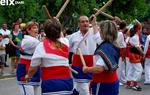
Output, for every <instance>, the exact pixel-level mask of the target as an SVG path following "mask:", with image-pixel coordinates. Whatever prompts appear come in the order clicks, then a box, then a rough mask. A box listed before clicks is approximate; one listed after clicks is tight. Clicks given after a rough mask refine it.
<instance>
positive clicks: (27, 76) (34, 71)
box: [25, 66, 38, 81]
mask: <svg viewBox="0 0 150 95" xmlns="http://www.w3.org/2000/svg"><path fill="white" fill-rule="evenodd" d="M37 70H38V66H35V67H31V66H30V68H29V70H28V74H27V75H26V76H25V79H26V81H30V80H31V79H32V77H33V76H34V74H35V73H36V72H37Z"/></svg>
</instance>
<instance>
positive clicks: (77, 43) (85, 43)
mask: <svg viewBox="0 0 150 95" xmlns="http://www.w3.org/2000/svg"><path fill="white" fill-rule="evenodd" d="M68 39H69V42H70V47H71V48H72V50H73V53H74V55H73V60H72V68H73V69H74V70H76V71H78V74H75V73H73V78H74V88H75V89H76V90H77V91H78V92H79V93H80V95H90V93H89V84H90V81H91V79H92V73H86V74H85V73H83V71H82V67H83V65H82V62H81V59H80V56H79V54H78V51H77V49H78V48H80V50H81V52H82V54H83V57H84V60H85V63H86V65H87V66H89V67H91V66H93V54H94V51H95V49H96V45H97V44H98V42H100V41H101V39H100V35H99V33H98V32H97V33H96V34H94V32H93V29H92V28H89V30H88V32H87V33H86V34H85V35H84V36H83V35H82V33H81V31H80V30H79V31H78V32H76V33H73V34H72V35H69V36H68Z"/></svg>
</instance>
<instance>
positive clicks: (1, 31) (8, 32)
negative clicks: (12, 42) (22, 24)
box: [0, 29, 11, 44]
mask: <svg viewBox="0 0 150 95" xmlns="http://www.w3.org/2000/svg"><path fill="white" fill-rule="evenodd" d="M0 33H1V34H2V35H10V34H11V32H10V31H9V30H7V29H6V31H4V30H3V29H0ZM3 40H4V43H5V44H8V43H9V38H4V39H3Z"/></svg>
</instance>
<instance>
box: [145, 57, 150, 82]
mask: <svg viewBox="0 0 150 95" xmlns="http://www.w3.org/2000/svg"><path fill="white" fill-rule="evenodd" d="M144 67H145V81H144V83H150V58H146V59H145V66H144Z"/></svg>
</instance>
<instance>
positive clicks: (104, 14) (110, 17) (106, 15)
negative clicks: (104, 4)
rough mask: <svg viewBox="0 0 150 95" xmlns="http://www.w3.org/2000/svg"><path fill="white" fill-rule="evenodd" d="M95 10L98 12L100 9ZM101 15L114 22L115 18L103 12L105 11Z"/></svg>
mask: <svg viewBox="0 0 150 95" xmlns="http://www.w3.org/2000/svg"><path fill="white" fill-rule="evenodd" d="M93 10H95V11H98V9H96V8H94V9H93ZM100 14H101V15H103V16H105V17H107V18H109V19H112V20H114V17H113V16H111V15H109V14H107V13H105V12H103V11H102V12H100Z"/></svg>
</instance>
